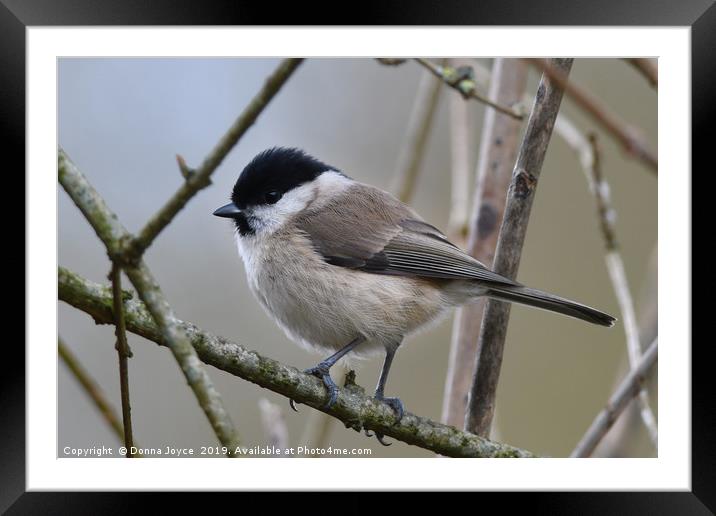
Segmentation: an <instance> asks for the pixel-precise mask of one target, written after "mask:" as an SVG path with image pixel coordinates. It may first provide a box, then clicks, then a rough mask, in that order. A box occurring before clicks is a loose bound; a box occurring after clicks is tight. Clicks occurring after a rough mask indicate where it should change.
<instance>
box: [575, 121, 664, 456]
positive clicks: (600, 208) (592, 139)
mask: <svg viewBox="0 0 716 516" xmlns="http://www.w3.org/2000/svg"><path fill="white" fill-rule="evenodd" d="M589 143H590V147H591V149H592V166H591V167H590V169H589V173H590V174H589V185H590V187H591V190H592V193H593V194H594V199H595V201H596V204H597V215H598V217H599V226H600V228H601V231H602V235H603V237H604V245H605V247H606V256H605V258H606V262H607V270H608V271H609V278H610V279H611V281H612V286H613V288H614V294H615V295H616V298H617V302H618V303H619V309H620V310H621V313H622V318H623V322H624V333H625V337H626V346H627V356H628V357H629V367H630V368H631V369H634V368H635V367H637V365H638V363H639V359H640V358H641V345H640V341H639V324H638V322H637V319H636V310H635V309H634V300H633V297H632V295H631V291H630V290H629V283H628V281H627V278H626V271H625V267H624V261H623V260H622V256H621V253H620V252H619V244H618V242H617V237H616V228H615V226H614V221H615V219H616V212H615V211H614V208H613V207H612V205H611V201H610V195H609V184H608V183H607V182H606V180H605V179H604V176H603V174H602V168H601V160H600V152H599V147H598V145H597V136H596V134H594V133H592V134H590V135H589ZM638 402H639V405H640V407H641V418H642V421H643V422H644V426H646V429H647V431H648V432H649V438H650V439H651V442H652V443H653V444H654V446H656V444H657V439H658V430H657V424H656V417H655V416H654V413H653V412H652V410H651V406H650V405H649V393H648V392H647V390H646V389H645V388H644V389H641V391H640V392H639V397H638Z"/></svg>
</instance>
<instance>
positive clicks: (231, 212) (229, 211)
mask: <svg viewBox="0 0 716 516" xmlns="http://www.w3.org/2000/svg"><path fill="white" fill-rule="evenodd" d="M239 213H241V210H240V209H239V207H238V206H236V205H235V204H234V203H233V202H230V203H229V204H226V205H224V206H222V207H221V208H217V209H216V210H215V211H214V215H216V216H217V217H224V218H227V219H231V218H234V217H236V216H237V215H238V214H239Z"/></svg>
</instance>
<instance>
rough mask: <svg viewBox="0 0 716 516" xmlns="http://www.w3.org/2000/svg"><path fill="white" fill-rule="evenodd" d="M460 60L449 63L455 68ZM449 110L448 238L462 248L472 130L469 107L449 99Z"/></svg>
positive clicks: (460, 100) (460, 101)
mask: <svg viewBox="0 0 716 516" xmlns="http://www.w3.org/2000/svg"><path fill="white" fill-rule="evenodd" d="M460 63H461V62H460V60H458V59H452V60H450V65H451V66H454V67H457V66H459V65H460ZM449 97H450V98H449V108H450V171H451V177H450V215H449V217H448V224H447V236H448V238H449V239H450V240H452V241H453V242H454V243H455V244H457V245H458V246H459V247H464V246H465V239H466V237H467V233H468V229H467V224H468V217H469V211H470V200H469V190H470V168H471V165H470V146H471V145H472V138H473V135H472V130H471V129H472V128H471V124H470V105H469V104H468V103H467V102H465V101H464V100H463V99H462V98H460V97H459V96H458V95H450V96H449Z"/></svg>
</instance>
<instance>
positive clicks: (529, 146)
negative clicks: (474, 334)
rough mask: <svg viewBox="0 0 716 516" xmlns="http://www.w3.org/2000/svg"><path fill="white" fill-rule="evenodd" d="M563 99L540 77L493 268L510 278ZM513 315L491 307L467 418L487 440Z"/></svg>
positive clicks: (505, 307)
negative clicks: (510, 319) (509, 322)
mask: <svg viewBox="0 0 716 516" xmlns="http://www.w3.org/2000/svg"><path fill="white" fill-rule="evenodd" d="M572 62H573V60H572V59H552V60H551V63H552V64H553V66H556V67H558V68H559V70H560V71H561V72H562V73H563V74H567V73H569V70H570V68H571V67H572ZM562 94H563V90H562V88H560V87H559V85H557V84H555V83H553V82H552V81H551V79H550V78H549V77H548V76H546V75H543V76H542V79H541V80H540V84H539V88H538V90H537V95H536V100H535V103H534V106H533V107H532V113H531V114H530V118H529V122H528V124H527V130H526V132H525V135H524V138H523V140H522V145H521V146H520V151H519V156H518V157H517V162H516V164H515V168H514V171H513V173H512V182H511V183H510V188H509V191H508V197H507V203H506V207H505V214H504V217H503V220H502V225H501V226H500V235H499V239H498V242H497V250H496V253H495V260H494V263H493V269H494V270H495V271H496V272H497V273H498V274H502V275H503V276H507V277H508V278H515V277H516V276H517V269H518V268H519V263H520V258H521V256H522V246H523V245H524V240H525V235H526V233H527V223H528V222H529V216H530V212H531V209H532V202H533V200H534V193H535V189H536V188H537V181H538V180H539V176H540V172H541V170H542V163H543V161H544V156H545V154H546V152H547V146H548V144H549V140H550V137H551V135H552V129H553V127H554V123H555V120H556V118H557V114H558V112H559V106H560V103H561V101H562ZM509 316H510V304H509V303H501V302H495V301H488V302H487V306H486V308H485V314H484V316H483V320H482V326H481V328H480V341H479V344H478V353H477V361H476V366H475V375H474V378H473V382H472V386H471V388H470V396H469V400H468V410H467V416H466V418H465V429H466V430H469V431H471V432H475V433H477V434H479V435H482V436H486V435H489V432H490V427H491V425H492V417H493V414H494V407H495V395H496V391H497V382H498V380H499V376H500V369H501V367H502V355H503V351H504V344H505V336H506V334H507V323H508V321H509Z"/></svg>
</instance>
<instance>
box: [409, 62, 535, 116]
mask: <svg viewBox="0 0 716 516" xmlns="http://www.w3.org/2000/svg"><path fill="white" fill-rule="evenodd" d="M415 61H417V62H418V63H419V64H420V65H421V66H423V67H425V68H426V69H428V70H430V72H431V73H432V74H433V75H435V77H438V78H439V79H441V80H442V81H443V82H444V83H445V84H447V85H448V86H450V87H452V88H454V89H455V90H457V91H458V92H460V94H461V95H462V96H463V98H465V99H475V100H477V101H479V102H482V103H483V104H485V105H487V106H490V107H491V108H494V109H496V110H497V111H499V112H500V113H504V114H505V115H508V116H511V117H512V118H516V119H517V120H522V119H524V117H525V115H524V113H522V111H521V110H520V109H519V108H513V107H507V106H502V105H500V104H498V103H496V102H493V101H492V100H490V99H489V98H488V97H486V96H485V95H483V94H482V93H480V92H479V91H478V90H477V87H476V84H475V80H474V78H473V77H472V76H471V70H470V69H469V67H463V68H458V69H455V68H453V67H451V66H440V65H436V64H435V63H433V62H431V61H429V60H427V59H423V58H421V57H418V58H415Z"/></svg>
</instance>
